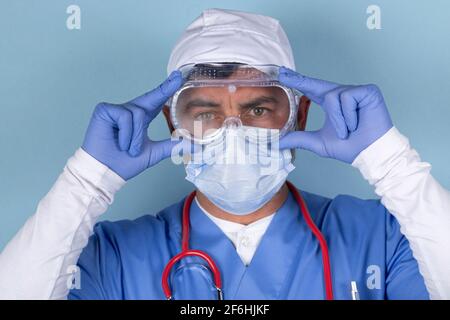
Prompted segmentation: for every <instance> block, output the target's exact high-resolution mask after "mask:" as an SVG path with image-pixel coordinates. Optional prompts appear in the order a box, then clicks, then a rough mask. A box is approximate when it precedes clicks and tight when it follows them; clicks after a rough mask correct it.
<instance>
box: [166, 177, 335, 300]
mask: <svg viewBox="0 0 450 320" xmlns="http://www.w3.org/2000/svg"><path fill="white" fill-rule="evenodd" d="M286 183H287V186H288V187H289V190H290V191H291V192H292V194H293V195H294V198H295V200H296V201H297V203H298V204H299V206H300V210H301V212H302V216H303V218H304V219H305V222H306V224H307V226H308V227H309V229H310V230H311V232H312V233H313V234H314V236H315V237H316V238H317V240H318V241H319V245H320V250H321V252H322V264H323V275H324V280H325V298H326V300H333V283H332V277H331V267H330V255H329V252H328V246H327V242H326V240H325V238H324V236H323V235H322V233H321V232H320V230H319V228H317V226H316V225H315V224H314V221H313V220H312V218H311V215H310V213H309V210H308V208H307V206H306V203H305V201H304V200H303V198H302V197H301V195H300V193H299V192H298V190H297V188H295V186H294V185H293V184H292V183H290V182H289V181H287V182H286ZM194 198H195V191H194V192H192V193H191V194H190V195H189V196H188V197H187V198H186V200H185V202H184V205H183V217H182V240H181V252H180V253H178V254H177V255H175V256H174V257H173V258H172V259H170V260H169V262H168V263H167V265H166V267H165V268H164V270H163V274H162V288H163V291H164V295H165V296H166V298H167V299H168V300H171V299H172V290H171V288H170V285H169V275H170V271H171V270H172V267H173V266H174V265H175V264H176V263H177V262H178V261H180V260H181V259H184V258H186V257H189V256H196V257H200V258H202V259H203V260H204V261H206V262H207V264H208V266H209V268H210V269H211V272H212V274H213V277H214V284H215V286H216V289H217V292H218V298H219V299H221V298H223V295H222V281H221V277H220V270H219V268H218V267H217V265H216V263H215V262H214V260H213V259H212V258H211V257H210V256H209V255H208V254H206V253H205V252H203V251H200V250H191V249H189V231H190V230H189V228H190V221H189V210H190V208H191V204H192V201H193V200H194Z"/></svg>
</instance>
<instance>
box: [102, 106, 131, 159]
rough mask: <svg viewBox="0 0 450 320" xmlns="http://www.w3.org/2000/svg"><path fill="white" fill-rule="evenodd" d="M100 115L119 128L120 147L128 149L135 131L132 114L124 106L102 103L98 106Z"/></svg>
mask: <svg viewBox="0 0 450 320" xmlns="http://www.w3.org/2000/svg"><path fill="white" fill-rule="evenodd" d="M97 108H98V115H99V116H100V117H102V118H103V120H106V121H108V122H109V123H110V124H112V125H113V127H114V128H117V129H118V131H119V132H118V142H119V149H120V150H121V151H126V150H128V148H129V147H130V142H131V137H132V133H133V124H132V115H131V113H130V111H129V110H127V109H125V108H124V107H122V106H117V105H113V104H106V103H101V104H99V105H98V106H97Z"/></svg>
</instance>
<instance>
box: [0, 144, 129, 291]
mask: <svg viewBox="0 0 450 320" xmlns="http://www.w3.org/2000/svg"><path fill="white" fill-rule="evenodd" d="M124 184H125V181H124V180H123V179H122V178H121V177H120V176H118V175H117V174H116V173H114V172H113V171H112V170H110V169H109V168H108V167H106V166H105V165H103V164H102V163H100V162H99V161H97V160H96V159H94V158H93V157H92V156H90V155H89V154H88V153H86V152H85V151H84V150H82V149H78V150H77V151H76V153H75V154H74V156H73V157H71V158H70V159H69V160H68V162H67V165H66V166H65V168H64V171H63V172H62V173H61V175H60V176H59V177H58V179H57V180H56V182H55V184H54V185H53V187H52V188H51V190H50V191H49V192H48V193H47V195H46V196H45V197H44V198H43V199H42V200H41V201H40V202H39V205H38V207H37V211H36V213H35V214H34V215H33V216H31V217H30V218H29V219H28V220H27V222H26V223H25V225H24V226H23V227H22V228H21V229H20V231H19V232H18V233H17V234H16V235H15V236H14V238H13V239H12V240H11V241H10V242H9V243H8V244H7V246H6V247H5V249H4V250H3V252H2V253H1V254H0V299H66V297H67V295H68V292H69V286H70V283H71V279H72V277H73V272H74V269H75V265H76V263H77V260H78V257H79V256H80V253H81V251H82V249H83V248H84V247H85V246H86V245H87V242H88V238H89V236H90V235H91V234H92V229H93V226H94V224H95V222H96V220H97V218H98V217H99V216H100V215H101V214H102V213H103V212H105V211H106V209H107V208H108V206H109V205H110V204H111V203H112V201H113V197H114V194H115V193H116V192H117V191H118V190H119V189H120V188H121V187H122V186H123V185H124Z"/></svg>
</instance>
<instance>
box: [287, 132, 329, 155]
mask: <svg viewBox="0 0 450 320" xmlns="http://www.w3.org/2000/svg"><path fill="white" fill-rule="evenodd" d="M280 149H304V150H308V151H311V152H314V153H315V154H318V155H320V156H325V155H326V150H325V147H324V145H323V142H322V140H321V138H320V136H319V133H318V131H293V132H289V133H288V134H286V135H285V136H284V137H283V138H281V140H280Z"/></svg>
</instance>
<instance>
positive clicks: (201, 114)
mask: <svg viewBox="0 0 450 320" xmlns="http://www.w3.org/2000/svg"><path fill="white" fill-rule="evenodd" d="M179 70H180V71H181V73H182V77H183V80H184V82H183V83H184V84H183V86H182V87H181V88H180V89H179V90H178V91H177V92H176V93H175V94H174V95H173V96H172V98H171V99H170V100H169V101H168V103H169V107H170V117H171V120H172V124H173V126H174V128H175V129H176V131H177V134H180V135H181V136H183V137H186V138H189V139H191V140H193V141H194V142H196V143H201V144H204V143H208V142H211V141H213V140H214V139H216V138H217V137H218V136H221V135H222V134H223V132H224V130H226V129H227V128H229V127H236V126H247V127H256V128H266V129H277V130H279V135H280V136H283V135H284V134H285V133H286V132H287V131H289V130H292V129H293V128H294V127H295V119H296V115H297V107H298V101H299V97H298V95H297V94H296V93H295V92H294V91H293V90H292V89H290V88H287V87H284V86H283V85H281V84H280V82H279V81H278V70H279V66H276V65H247V64H240V63H203V64H189V65H184V66H182V67H181V68H180V69H179Z"/></svg>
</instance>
